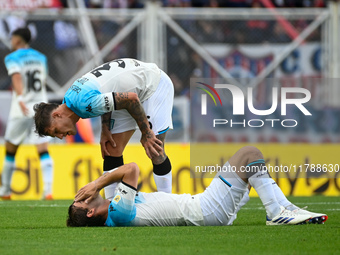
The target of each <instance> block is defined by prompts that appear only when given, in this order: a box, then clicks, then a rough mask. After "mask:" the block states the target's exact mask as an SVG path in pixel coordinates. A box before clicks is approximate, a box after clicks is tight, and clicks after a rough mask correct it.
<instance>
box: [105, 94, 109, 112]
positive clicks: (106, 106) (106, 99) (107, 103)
mask: <svg viewBox="0 0 340 255" xmlns="http://www.w3.org/2000/svg"><path fill="white" fill-rule="evenodd" d="M104 101H105V108H106V110H108V111H109V110H110V102H109V97H108V96H105V97H104Z"/></svg>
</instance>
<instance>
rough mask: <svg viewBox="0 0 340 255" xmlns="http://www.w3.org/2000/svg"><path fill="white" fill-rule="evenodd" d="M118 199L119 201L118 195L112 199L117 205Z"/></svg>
mask: <svg viewBox="0 0 340 255" xmlns="http://www.w3.org/2000/svg"><path fill="white" fill-rule="evenodd" d="M120 199H121V197H120V195H116V196H115V197H114V199H113V202H114V203H116V204H117V203H118V202H119V201H120Z"/></svg>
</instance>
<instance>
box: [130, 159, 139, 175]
mask: <svg viewBox="0 0 340 255" xmlns="http://www.w3.org/2000/svg"><path fill="white" fill-rule="evenodd" d="M129 167H130V171H131V173H133V174H135V175H136V176H137V177H138V176H139V167H138V165H137V164H136V163H134V162H132V163H129Z"/></svg>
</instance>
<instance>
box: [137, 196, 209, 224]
mask: <svg viewBox="0 0 340 255" xmlns="http://www.w3.org/2000/svg"><path fill="white" fill-rule="evenodd" d="M138 197H139V199H137V200H140V203H136V204H135V205H136V209H137V210H136V217H135V219H134V220H133V221H132V222H131V226H203V225H204V223H203V214H202V209H201V206H200V201H199V196H197V195H195V196H192V195H190V194H181V195H177V194H169V193H164V192H154V193H143V192H139V195H138Z"/></svg>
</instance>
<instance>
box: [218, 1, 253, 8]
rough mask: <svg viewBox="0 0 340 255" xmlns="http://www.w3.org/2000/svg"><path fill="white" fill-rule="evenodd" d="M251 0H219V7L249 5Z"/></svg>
mask: <svg viewBox="0 0 340 255" xmlns="http://www.w3.org/2000/svg"><path fill="white" fill-rule="evenodd" d="M252 2H253V1H252V0H219V3H220V4H219V6H220V7H232V8H235V7H250V6H251V4H252Z"/></svg>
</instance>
